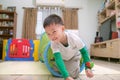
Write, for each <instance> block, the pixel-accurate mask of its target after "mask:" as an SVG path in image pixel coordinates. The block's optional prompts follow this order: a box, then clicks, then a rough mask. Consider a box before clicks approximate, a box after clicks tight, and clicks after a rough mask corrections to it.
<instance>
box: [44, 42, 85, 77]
mask: <svg viewBox="0 0 120 80" xmlns="http://www.w3.org/2000/svg"><path fill="white" fill-rule="evenodd" d="M50 46H51V42H50V41H49V42H48V44H47V46H46V47H45V50H44V53H43V57H44V63H45V65H46V67H47V69H48V70H49V71H50V72H51V74H52V75H53V76H55V77H62V75H61V74H60V73H58V72H56V71H55V70H54V69H53V68H52V67H51V66H50V64H49V60H48V50H49V49H50ZM80 64H81V65H80V72H82V71H83V70H84V68H85V63H84V62H82V63H80Z"/></svg>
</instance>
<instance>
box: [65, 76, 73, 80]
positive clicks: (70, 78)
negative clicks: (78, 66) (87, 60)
mask: <svg viewBox="0 0 120 80" xmlns="http://www.w3.org/2000/svg"><path fill="white" fill-rule="evenodd" d="M66 80H74V79H73V78H72V77H67V78H66Z"/></svg>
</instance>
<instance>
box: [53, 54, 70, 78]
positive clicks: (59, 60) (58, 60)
mask: <svg viewBox="0 0 120 80" xmlns="http://www.w3.org/2000/svg"><path fill="white" fill-rule="evenodd" d="M54 58H55V62H56V64H57V68H58V69H59V70H60V72H61V74H62V76H63V77H64V78H67V77H68V76H69V73H68V71H67V69H66V66H65V64H64V61H63V59H62V56H61V54H60V52H56V53H54Z"/></svg>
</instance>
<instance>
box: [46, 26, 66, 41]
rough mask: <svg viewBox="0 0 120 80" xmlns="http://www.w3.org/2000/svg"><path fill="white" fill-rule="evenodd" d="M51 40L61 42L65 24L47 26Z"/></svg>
mask: <svg viewBox="0 0 120 80" xmlns="http://www.w3.org/2000/svg"><path fill="white" fill-rule="evenodd" d="M45 31H46V33H47V35H48V37H49V39H50V40H52V41H54V42H60V41H61V39H62V37H63V32H64V26H62V25H59V24H51V25H49V26H47V27H46V28H45Z"/></svg>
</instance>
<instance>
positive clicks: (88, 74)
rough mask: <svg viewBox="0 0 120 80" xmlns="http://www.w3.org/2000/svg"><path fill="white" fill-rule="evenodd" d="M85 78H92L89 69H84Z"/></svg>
mask: <svg viewBox="0 0 120 80" xmlns="http://www.w3.org/2000/svg"><path fill="white" fill-rule="evenodd" d="M85 73H86V76H87V77H89V78H92V77H93V76H94V74H93V72H92V71H91V69H86V70H85Z"/></svg>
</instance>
